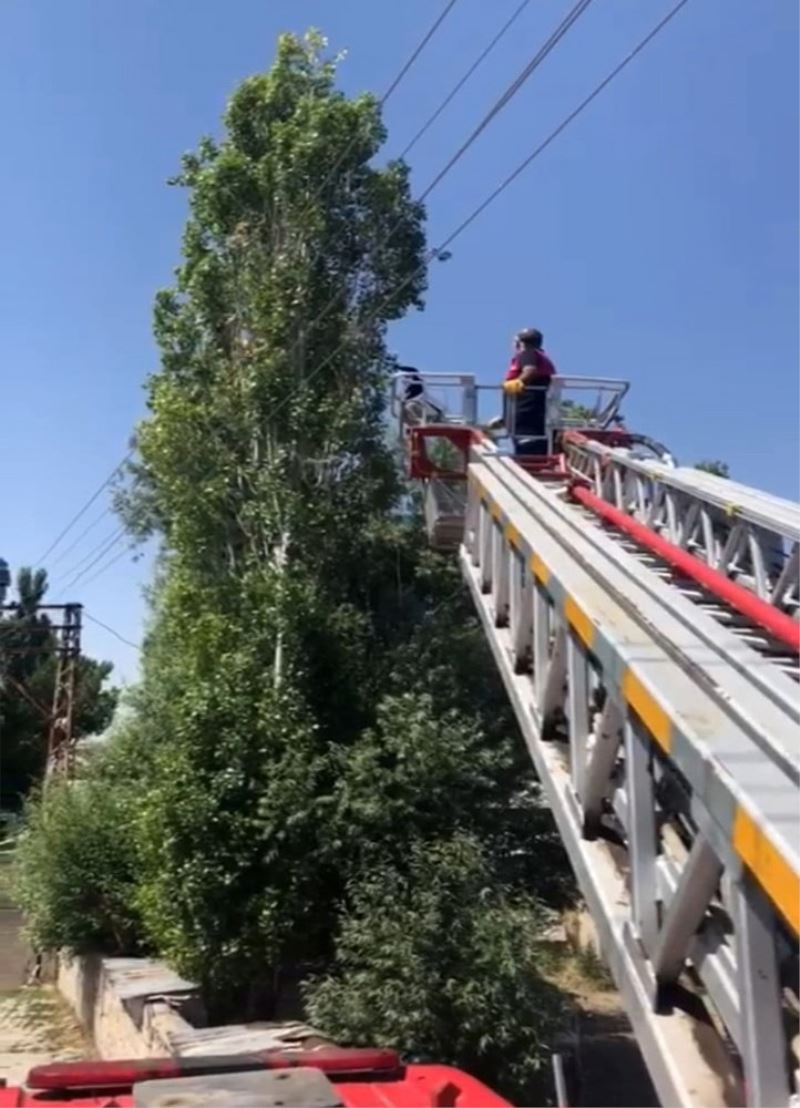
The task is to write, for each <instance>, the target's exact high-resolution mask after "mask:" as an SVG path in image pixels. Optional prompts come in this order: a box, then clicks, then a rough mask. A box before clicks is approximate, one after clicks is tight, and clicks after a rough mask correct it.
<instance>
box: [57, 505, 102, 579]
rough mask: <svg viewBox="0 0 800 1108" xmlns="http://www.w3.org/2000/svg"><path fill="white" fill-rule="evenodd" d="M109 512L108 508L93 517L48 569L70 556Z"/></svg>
mask: <svg viewBox="0 0 800 1108" xmlns="http://www.w3.org/2000/svg"><path fill="white" fill-rule="evenodd" d="M110 512H111V508H110V507H108V508H104V509H103V511H102V512H101V513H100V515H99V516H95V518H94V519H93V520H92V522H91V523H89V524H87V525H86V527H84V529H83V530H82V531H81V533H80V534H79V535H78V537H77V538H76V539H73V540H72V542H71V543H70V544H69V546H68V547H67V548H66V549H65V550H62V551H61V553H60V554H59V555H58V556H57V557H56V558H55V559H54V560H53V561H51V562H50V565H49V566H48V569H50V570H52V569H53V568H54V567H55V566H57V565H58V563H59V562H61V561H63V560H64V558H66V556H67V555H68V554H70V553H71V552H72V551H73V550H74V549H75V547H76V546H78V544H79V543H80V542H81V540H82V539H84V538H86V536H87V535H88V534H89V532H90V531H93V530H94V528H95V527H96V526H97V524H98V523H99V522H100V520H101V519H105V517H106V516H107V515H109V514H110Z"/></svg>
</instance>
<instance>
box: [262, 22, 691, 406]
mask: <svg viewBox="0 0 800 1108" xmlns="http://www.w3.org/2000/svg"><path fill="white" fill-rule="evenodd" d="M687 3H688V0H678V3H677V4H675V6H674V7H673V8H671V9H670V11H669V12H667V14H666V15H665V16H664V18H663V19H661V20H660V21H659V22H658V23H657V24H656V25H655V27H653V29H652V30H651V31H649V32H648V34H646V35H645V36H644V38H643V39H641V40H640V41H639V43H638V44H637V45H636V46H635V47H634V48H633V49H632V50H631V51H630V52H629V53H628V54H626V56H625V57H624V58H623V59H622V61H621V62H619V63H618V64H617V65H616V66H615V67H614V68H613V69H612V70H611V72H610V73H609V74H608V75H607V76H606V77H605V78H604V79H603V80H602V81H601V82H600V83H599V84H598V85H596V86H595V88H594V89H593V90H592V91H591V92H590V93H589V95H588V96H586V97H585V98H584V99H583V100H582V101H581V102H580V104H578V106H577V107H576V108H575V109H574V110H573V111H571V112H570V113H569V115H568V116H566V117H565V118H564V119H563V120H562V121H561V123H560V124H559V125H558V126H557V127H556V128H555V129H554V130H553V131H551V132H550V134H549V135H548V136H547V138H546V139H545V140H544V141H543V142H541V143H539V145H538V146H537V147H536V148H535V149H534V150H533V151H532V152H531V153H530V154H529V155H528V156H527V157H526V158H525V159H523V161H522V162H520V164H519V165H518V166H517V167H516V169H514V170H513V171H512V172H511V173H510V174H509V175H508V177H506V178H505V180H504V181H502V182H501V183H500V184H499V185H498V187H497V188H496V189H495V190H494V191H493V192H491V193H490V194H489V196H487V197H486V199H485V200H483V201H482V202H481V203H480V204H479V205H478V206H477V208H475V209H474V210H473V211H472V212H471V213H470V214H469V215H468V216H467V218H466V219H464V220H462V222H461V223H460V224H459V225H458V226H457V227H456V228H455V230H454V231H452V232H451V233H450V234H449V235H448V236H447V238H445V239H444V240H443V241H442V242H441V243H440V244H439V246H437V247H434V248H433V249H431V250H429V251H428V252H427V254H426V256H425V260H424V262H423V263H422V265H420V266H419V267H418V268H417V269H415V270H414V271H413V272H412V273H411V274H409V275H408V276H407V277H406V278H405V279H404V280H403V281H401V282H400V283H399V284H398V285H396V286H395V287H394V288H393V289H392V290H391V292H390V293H389V294H388V295H387V296H386V297H385V298H384V299H383V301H381V303H380V304H379V305H378V306H377V308H375V309H374V310H373V312H372V313H371V314H370V315H369V316H368V317H367V318H366V319H365V320H364V321H362V327H363V326H364V325H365V324H366V323H369V322H371V321H372V320H374V319H375V317H376V316H377V314H378V313H379V312H380V311H381V309H382V308H384V307H385V306H386V305H387V304H388V303H389V302H390V301H391V299H392V297H394V296H397V295H398V294H399V293H400V292H402V291H403V289H404V288H405V287H406V286H407V285H409V284H410V283H411V282H412V281H413V280H415V279H416V277H417V276H419V274H420V273H422V272H423V271H424V269H425V267H426V266H427V264H428V262H429V261H432V260H433V259H434V258H436V257H438V256H439V255H441V254H442V253H443V252H444V251H445V250H446V249H447V248H448V247H449V246H450V245H452V243H453V242H455V240H456V239H457V238H458V237H459V236H460V235H462V234H463V233H464V231H466V229H467V228H468V227H469V226H471V225H472V223H474V222H475V220H476V219H478V217H479V216H480V215H482V214H483V212H484V211H486V209H487V208H488V207H489V205H490V204H492V203H493V202H494V201H495V200H496V199H497V197H498V196H500V195H501V193H503V192H505V190H506V189H507V188H508V186H509V185H510V184H511V183H512V182H513V181H515V180H516V178H517V177H519V176H520V174H521V173H522V172H523V171H524V170H525V169H527V167H528V166H529V165H530V164H531V162H533V161H535V159H536V158H538V157H539V155H540V154H542V153H543V152H544V151H545V150H546V149H547V147H548V146H550V144H551V143H552V142H553V141H554V140H555V139H556V138H557V137H558V136H559V135H560V134H561V133H562V131H564V130H565V129H566V128H567V127H568V126H569V125H570V123H572V122H573V121H574V120H575V119H577V117H578V116H579V115H580V114H581V112H583V111H584V109H586V108H587V107H588V106H589V105H590V104H591V103H592V101H593V100H595V99H596V97H598V96H599V95H600V93H601V92H603V90H604V89H605V88H606V87H607V86H608V85H609V84H610V83H611V82H612V81H613V80H614V78H615V77H617V76H618V75H619V74H620V73H621V72H622V70H623V69H625V67H626V66H627V65H629V64H630V63H631V62H632V61H633V59H634V58H635V57H637V55H638V54H640V53H641V52H642V50H644V49H645V47H646V46H647V45H648V44H649V43H650V42H651V41H652V40H653V39H654V38H655V37H656V35H657V34H658V33H659V32H660V31H661V30H663V28H664V27H666V25H667V24H668V23H669V22H670V21H671V20H672V19H673V18H674V17H675V16H676V15H677V14H678V12H679V11H680V10H681V8H683V7H685V5H686V4H687ZM344 345H345V344H344V342H341V343H339V345H338V346H337V347H336V348H335V349H334V350H333V351H332V352H331V353H330V354H329V355H328V357H327V358H324V359H323V360H322V362H320V364H319V365H318V366H317V367H316V368H315V369H314V370H312V372H311V373H310V374H309V375H308V377H306V379H305V382H304V383H305V384H308V383H309V382H310V381H312V380H313V379H314V378H315V377H317V376H318V375H319V374H320V373H321V372H322V370H323V369H325V368H326V367H327V366H328V365H329V364H330V362H331V361H332V360H333V359H334V358H335V357H336V355H337V354H338V353H339V352H340V351H341V350H342V349H343V348H344ZM292 391H293V390H292V389H290V390H289V393H288V394H287V395H286V396H285V397H284V398H283V400H282V401H281V402H280V403H279V404H277V405H276V406H275V407H274V408H273V409H272V413H271V414H273V415H274V414H275V413H276V412H278V411H280V410H281V408H282V407H284V406H285V405H286V404H287V403H288V402H289V400H290V399H291V394H292Z"/></svg>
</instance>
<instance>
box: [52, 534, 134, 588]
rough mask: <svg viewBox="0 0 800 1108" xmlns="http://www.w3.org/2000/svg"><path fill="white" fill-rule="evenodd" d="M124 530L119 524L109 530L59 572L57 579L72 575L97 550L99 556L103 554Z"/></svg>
mask: <svg viewBox="0 0 800 1108" xmlns="http://www.w3.org/2000/svg"><path fill="white" fill-rule="evenodd" d="M124 531H125V528H124V527H121V526H120V527H115V528H114V530H113V531H111V532H110V534H107V535H104V536H103V538H102V539H101V540H100V542H98V543H95V545H94V546H92V547H91V548H90V549H89V550H88V551H87V552H86V553H85V554H84V555H83V557H82V558H79V559H78V561H77V562H75V563H74V565H71V566H70V567H69V569H66V570H64V572H63V573H61V574H59V576H58V578H57V580H58V581H59V582H61V581H64V580H65V579H66V578H67V577H72V575H73V574H74V573H76V572H78V571H80V570H81V569H82V568H83V567H84V565H85V564H86V562H88V561H89V559H90V558H92V557H93V556H94V555H95V554H97V553H98V551H100V553H101V556H102V555H103V554H105V552H106V549H108V548H109V546H110V545H111V544H113V543H114V542H115V541H116V540H117V539H118V538H119V537H120V536H121V535H122V534H123V533H124Z"/></svg>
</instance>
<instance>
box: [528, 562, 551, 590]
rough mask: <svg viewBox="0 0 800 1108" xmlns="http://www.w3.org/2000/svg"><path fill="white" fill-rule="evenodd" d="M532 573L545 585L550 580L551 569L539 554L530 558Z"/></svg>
mask: <svg viewBox="0 0 800 1108" xmlns="http://www.w3.org/2000/svg"><path fill="white" fill-rule="evenodd" d="M530 567H531V573H532V574H533V576H534V577H535V578H536V580H537V581H541V583H542V584H543V585H546V584H547V582H548V581H549V580H550V570H549V569H548V568H547V566H546V565H545V564H544V562H543V561H542V559H541V558H540V557H539V555H538V554H534V555H533V557H532V558H531V560H530Z"/></svg>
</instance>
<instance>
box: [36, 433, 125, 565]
mask: <svg viewBox="0 0 800 1108" xmlns="http://www.w3.org/2000/svg"><path fill="white" fill-rule="evenodd" d="M132 455H133V450H129V451H128V453H127V454H126V455H125V457H124V458H123V459H122V461H121V462H118V464H117V465H115V466H114V468H113V469H112V470H111V472H110V473H109V475H108V477H106V479H105V481H103V483H102V484H101V485H100V487H99V488H98V489H97V490H96V491H95V492H94V493H92V495H91V496H90V497H89V499H88V500H87V501H86V503H85V504H84V505H83V507H82V508H80V509H79V510H78V511H77V512H76V513H75V515H74V516H73V517H72V519H71V520H70V521H69V523H68V524H67V525H66V527H65V528H64V529H63V530H62V531H60V532H59V533H58V535H56V537H55V538H54V539H53V541H52V542H51V543H50V545H49V546H48V548H47V550H45V552H44V554H42V556H41V558H38V559H37V560H36V562H35V563H34V564H35V565H37V566H40V565H41V564H42V562H43V561H44V560H45V558H46V557H47V555H48V554H50V552H51V551H53V550H55V548H56V547H57V546H58V544H59V543H60V542H61V540H62V539H63V538H64V536H65V535H67V534H68V533H69V532H70V531H71V530H72V528H73V527H74V526H75V524H76V523H77V522H78V520H79V519H80V518H81V517H82V516H83V515H85V513H86V512H88V510H89V509H90V508H91V506H92V504H94V502H95V500H97V498H98V496H100V494H101V493H102V491H103V489H105V488H107V487H108V486H109V485H110V484H111V482H112V481H113V480H114V478H115V477H116V475H117V474H118V473H119V471H120V470H121V469H122V467H123V466H124V465H125V463H126V462H127V461H128V460H129V459H130V458H131V457H132Z"/></svg>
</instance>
